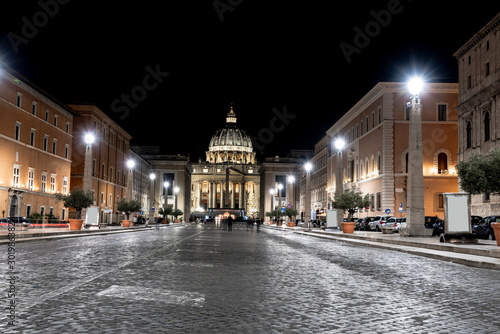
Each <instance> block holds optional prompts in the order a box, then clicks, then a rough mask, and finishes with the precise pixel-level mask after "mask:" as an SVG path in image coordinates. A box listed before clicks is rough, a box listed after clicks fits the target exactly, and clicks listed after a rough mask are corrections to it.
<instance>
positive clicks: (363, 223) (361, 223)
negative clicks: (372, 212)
mask: <svg viewBox="0 0 500 334" xmlns="http://www.w3.org/2000/svg"><path fill="white" fill-rule="evenodd" d="M374 219H375V217H363V218H359V219H358V221H357V222H356V225H355V226H354V228H356V226H357V229H358V230H360V231H369V230H370V226H369V225H368V224H369V223H370V222H371V221H373V220H374Z"/></svg>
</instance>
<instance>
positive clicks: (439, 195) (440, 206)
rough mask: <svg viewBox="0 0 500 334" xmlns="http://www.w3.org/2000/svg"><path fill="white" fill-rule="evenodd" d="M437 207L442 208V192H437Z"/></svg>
mask: <svg viewBox="0 0 500 334" xmlns="http://www.w3.org/2000/svg"><path fill="white" fill-rule="evenodd" d="M437 209H438V210H444V196H443V194H442V193H438V194H437Z"/></svg>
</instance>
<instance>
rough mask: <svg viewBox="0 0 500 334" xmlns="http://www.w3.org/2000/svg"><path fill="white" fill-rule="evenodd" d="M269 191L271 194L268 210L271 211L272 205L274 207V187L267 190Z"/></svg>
mask: <svg viewBox="0 0 500 334" xmlns="http://www.w3.org/2000/svg"><path fill="white" fill-rule="evenodd" d="M269 193H270V194H271V210H270V211H269V212H273V207H274V188H271V189H270V190H269ZM270 224H271V216H269V225H270Z"/></svg>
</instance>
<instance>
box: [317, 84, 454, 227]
mask: <svg viewBox="0 0 500 334" xmlns="http://www.w3.org/2000/svg"><path fill="white" fill-rule="evenodd" d="M420 96H421V99H422V104H423V109H422V138H423V143H422V145H423V146H422V150H423V166H422V168H423V173H424V199H425V204H424V205H425V215H427V216H431V215H432V216H433V215H437V216H439V217H441V218H443V216H444V207H443V193H445V192H457V191H458V179H457V175H456V170H455V166H456V163H457V154H456V152H457V151H458V141H457V137H458V123H457V110H456V107H457V105H458V84H453V83H450V84H440V83H427V84H426V87H425V89H424V91H423V92H422V93H421V94H420ZM409 97H410V95H409V93H408V91H407V87H406V84H404V83H385V82H382V83H379V84H377V85H376V86H375V87H374V88H373V89H372V90H370V91H369V92H368V93H367V94H366V95H365V96H364V97H363V98H362V99H361V100H360V101H359V102H358V103H356V105H354V106H353V107H352V108H351V109H350V110H349V111H348V112H347V113H345V115H344V116H343V117H342V118H341V119H340V120H339V121H338V122H337V123H335V124H334V125H333V126H332V127H331V128H330V129H329V130H328V131H327V136H328V138H329V141H330V144H329V145H331V147H330V151H331V155H330V156H329V158H328V164H327V168H328V169H327V186H326V192H327V194H328V198H331V199H333V198H334V194H335V187H336V186H338V185H337V184H336V181H335V180H336V177H335V174H336V173H337V170H338V169H337V152H336V150H335V148H334V147H333V141H335V140H336V139H337V138H342V139H344V140H345V143H346V147H345V148H344V149H343V151H342V171H343V173H342V174H343V175H342V180H343V184H342V185H341V186H342V187H343V189H344V190H347V189H352V188H353V187H357V188H358V189H359V190H360V191H361V192H362V193H363V195H365V194H369V195H370V198H371V199H372V202H373V204H372V206H371V207H370V208H368V209H365V210H364V212H362V213H359V217H364V216H366V215H368V216H375V215H381V214H384V213H385V212H386V210H390V214H392V215H395V216H397V217H400V216H405V211H406V199H407V191H406V182H407V180H408V169H407V166H408V138H409V114H408V112H409V110H408V109H407V102H408V101H409Z"/></svg>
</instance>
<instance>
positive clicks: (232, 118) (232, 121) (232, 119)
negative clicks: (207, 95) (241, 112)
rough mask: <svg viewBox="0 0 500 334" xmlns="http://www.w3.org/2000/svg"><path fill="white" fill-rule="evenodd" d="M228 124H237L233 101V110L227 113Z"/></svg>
mask: <svg viewBox="0 0 500 334" xmlns="http://www.w3.org/2000/svg"><path fill="white" fill-rule="evenodd" d="M226 124H236V114H235V113H234V110H233V103H231V110H230V111H229V113H228V114H227V117H226Z"/></svg>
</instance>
